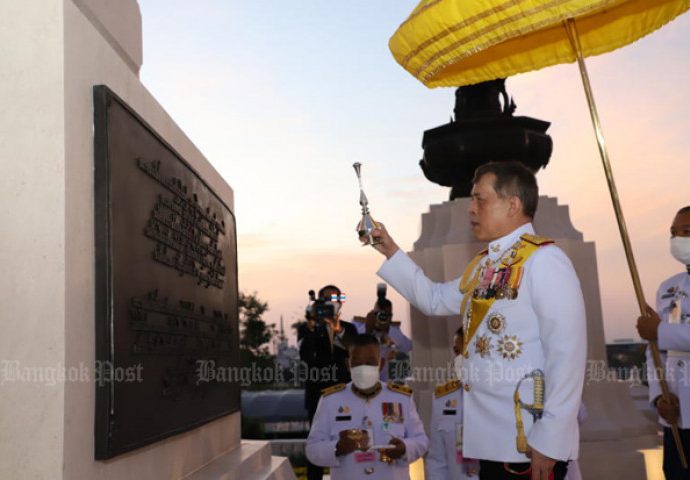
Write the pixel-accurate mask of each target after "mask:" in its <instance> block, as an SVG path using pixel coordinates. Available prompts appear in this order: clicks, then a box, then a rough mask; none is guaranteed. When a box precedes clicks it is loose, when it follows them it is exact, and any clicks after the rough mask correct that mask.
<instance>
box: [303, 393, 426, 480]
mask: <svg viewBox="0 0 690 480" xmlns="http://www.w3.org/2000/svg"><path fill="white" fill-rule="evenodd" d="M381 387H382V388H381V391H380V392H379V393H378V394H377V395H375V396H374V397H372V398H369V399H368V400H367V399H364V398H362V397H360V396H358V395H356V394H355V393H354V392H353V391H352V383H348V384H347V385H345V384H340V385H336V386H334V387H330V388H328V389H326V390H324V393H323V395H322V396H321V400H319V406H318V408H317V410H316V415H314V421H313V423H312V425H311V430H310V431H309V437H308V438H307V444H306V454H307V458H308V459H309V461H311V462H312V463H314V464H315V465H321V466H324V467H330V469H331V479H332V480H341V479H342V480H352V479H355V478H367V479H382V480H383V479H395V480H399V479H409V478H410V473H409V464H410V463H412V462H414V461H415V460H417V459H418V458H419V457H421V456H422V455H424V453H425V452H426V450H427V447H428V446H429V439H428V438H427V436H426V434H425V433H424V426H423V424H422V421H421V420H420V418H419V415H418V414H417V409H416V407H415V404H414V401H413V400H412V396H411V395H412V390H411V389H410V388H409V387H406V386H404V385H397V384H386V383H381ZM353 428H355V429H365V430H368V431H369V438H370V441H371V438H372V436H373V445H387V444H388V443H389V442H390V440H391V438H393V437H397V438H400V439H401V440H402V441H403V442H404V443H405V454H404V455H403V456H402V457H401V458H399V459H397V460H394V461H393V463H390V464H388V463H385V462H383V461H381V459H380V455H379V452H378V451H367V452H360V451H355V452H352V453H349V454H347V455H342V456H340V457H336V456H335V446H336V444H337V443H338V440H339V438H340V432H341V431H342V430H347V429H353ZM370 446H372V445H371V444H370Z"/></svg>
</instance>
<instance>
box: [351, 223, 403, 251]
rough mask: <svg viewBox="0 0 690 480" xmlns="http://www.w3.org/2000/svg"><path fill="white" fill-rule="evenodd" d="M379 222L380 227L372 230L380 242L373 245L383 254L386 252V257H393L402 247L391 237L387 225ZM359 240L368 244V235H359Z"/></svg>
mask: <svg viewBox="0 0 690 480" xmlns="http://www.w3.org/2000/svg"><path fill="white" fill-rule="evenodd" d="M377 223H378V225H379V227H378V228H375V229H374V230H373V231H372V232H371V234H372V235H373V237H374V238H375V239H376V240H377V241H378V242H379V243H378V244H377V245H373V247H374V248H375V249H376V250H378V251H379V252H381V253H382V254H384V255H385V256H386V258H391V257H392V256H393V255H394V254H395V252H397V251H398V250H399V249H400V247H398V244H397V243H395V241H394V240H393V238H391V236H390V235H389V234H388V230H386V227H385V226H384V225H383V223H381V222H377ZM355 228H356V227H355ZM359 241H360V242H362V243H364V244H366V243H367V237H366V236H361V237H359Z"/></svg>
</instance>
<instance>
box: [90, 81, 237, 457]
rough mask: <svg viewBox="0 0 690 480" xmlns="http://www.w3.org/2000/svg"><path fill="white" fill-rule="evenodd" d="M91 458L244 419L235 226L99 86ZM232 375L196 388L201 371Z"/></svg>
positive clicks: (191, 174) (214, 198)
mask: <svg viewBox="0 0 690 480" xmlns="http://www.w3.org/2000/svg"><path fill="white" fill-rule="evenodd" d="M94 107H95V115H94V120H95V122H94V123H95V131H94V136H95V138H94V146H95V228H96V231H95V234H96V359H97V365H96V371H95V373H96V425H95V435H96V452H95V456H96V459H106V458H110V457H113V456H115V455H118V454H120V453H123V452H126V451H129V450H133V449H135V448H139V447H141V446H144V445H147V444H149V443H152V442H155V441H157V440H160V439H162V438H165V437H167V436H170V435H173V434H176V433H180V432H183V431H185V430H189V429H191V428H194V427H197V426H199V425H201V424H203V423H206V422H208V421H210V420H213V419H215V418H218V417H220V416H222V415H226V414H228V413H231V412H234V411H236V410H239V408H240V390H239V384H238V383H237V382H235V381H232V380H233V377H232V375H230V373H231V372H232V371H233V369H236V368H237V367H238V361H239V331H238V305H237V297H238V296H237V247H236V234H235V218H234V216H233V213H232V212H231V211H230V208H229V207H228V206H227V205H226V204H225V202H224V201H223V199H222V198H221V197H219V196H218V195H217V194H216V192H214V191H213V190H212V189H211V187H210V186H209V185H208V184H207V183H206V182H205V181H204V179H203V178H202V177H201V176H200V175H199V174H198V173H197V172H196V171H194V169H193V168H192V167H190V165H189V164H188V163H187V162H186V161H185V160H184V159H183V158H182V157H181V156H180V155H179V154H178V153H177V152H175V150H173V149H172V148H171V147H170V145H168V144H167V143H166V142H165V140H163V139H162V138H161V137H160V136H159V135H158V134H157V133H156V132H155V131H154V130H153V129H152V128H151V127H150V126H149V125H148V124H147V123H146V122H145V121H143V120H142V119H141V118H140V117H139V116H138V115H137V114H136V113H135V112H134V111H133V110H132V109H131V108H130V107H129V106H128V105H126V104H125V103H124V102H123V101H122V100H121V99H119V98H118V97H117V96H116V95H115V94H114V93H113V92H112V91H111V90H109V89H108V88H107V87H104V86H97V87H94ZM203 364H206V365H208V364H212V365H213V366H214V368H215V369H216V370H218V369H222V370H223V371H224V372H225V375H223V376H222V377H221V378H223V381H217V380H214V381H208V378H206V379H204V378H201V377H200V375H199V371H200V368H201V365H203Z"/></svg>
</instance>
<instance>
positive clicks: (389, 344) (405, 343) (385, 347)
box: [352, 321, 412, 382]
mask: <svg viewBox="0 0 690 480" xmlns="http://www.w3.org/2000/svg"><path fill="white" fill-rule="evenodd" d="M352 324H353V325H354V326H355V328H356V329H357V333H359V334H360V335H361V334H363V333H367V324H366V323H365V322H358V321H353V322H352ZM373 335H374V336H375V337H376V338H377V339H378V341H379V347H380V348H379V349H380V351H381V359H382V360H383V368H382V369H381V380H383V381H384V382H387V381H388V377H389V374H390V371H389V370H390V359H389V358H388V357H389V355H390V354H391V352H402V353H410V352H411V351H412V340H410V339H409V338H407V336H406V335H405V334H404V333H403V332H402V330H400V325H391V326H390V327H389V329H388V333H387V334H384V333H383V332H374V333H373Z"/></svg>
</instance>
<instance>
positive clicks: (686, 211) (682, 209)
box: [676, 205, 690, 215]
mask: <svg viewBox="0 0 690 480" xmlns="http://www.w3.org/2000/svg"><path fill="white" fill-rule="evenodd" d="M688 212H690V205H688V206H687V207H683V208H681V209H680V210H678V213H676V215H682V214H684V213H688Z"/></svg>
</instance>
